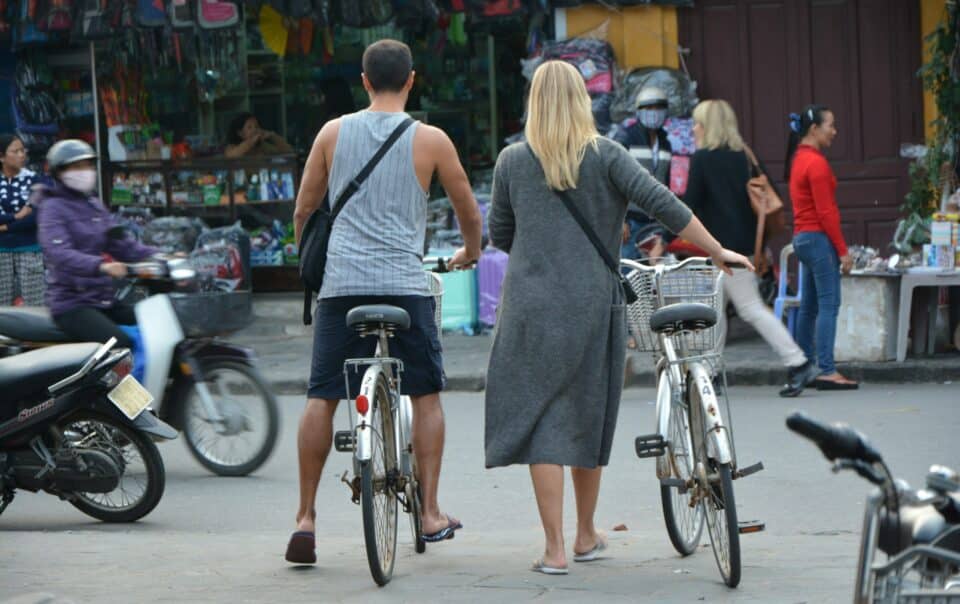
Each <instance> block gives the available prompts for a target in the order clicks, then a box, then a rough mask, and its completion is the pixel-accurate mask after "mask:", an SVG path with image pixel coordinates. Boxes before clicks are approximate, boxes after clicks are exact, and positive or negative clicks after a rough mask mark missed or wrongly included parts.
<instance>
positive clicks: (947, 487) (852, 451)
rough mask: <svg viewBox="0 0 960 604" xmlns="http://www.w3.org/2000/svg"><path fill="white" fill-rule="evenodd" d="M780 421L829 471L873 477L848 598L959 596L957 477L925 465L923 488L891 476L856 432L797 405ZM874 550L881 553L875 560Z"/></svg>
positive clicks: (956, 599) (905, 599)
mask: <svg viewBox="0 0 960 604" xmlns="http://www.w3.org/2000/svg"><path fill="white" fill-rule="evenodd" d="M787 426H788V427H789V428H790V429H791V430H793V431H794V432H796V433H798V434H800V435H802V436H805V437H806V438H808V439H810V440H812V441H813V442H814V443H816V444H817V446H818V447H820V451H821V452H822V453H823V455H824V457H826V458H827V459H829V460H830V461H833V462H834V465H833V471H834V472H839V471H840V470H854V471H855V472H856V473H857V474H859V475H860V476H861V477H863V478H865V479H866V480H868V481H870V482H871V483H873V484H875V485H877V487H879V488H877V489H876V490H874V492H873V493H871V494H870V495H869V496H868V497H867V505H866V510H865V512H864V519H863V531H862V533H861V541H860V557H859V561H858V564H857V582H856V587H855V591H854V595H853V601H854V603H855V604H863V603H870V602H883V603H888V602H889V603H891V604H892V603H894V602H917V603H923V602H930V603H933V602H960V477H958V475H957V473H956V472H954V471H953V470H951V469H949V468H946V467H943V466H936V465H935V466H931V467H930V470H929V472H928V473H927V479H926V488H925V489H919V490H913V489H911V488H910V485H908V484H907V483H906V482H905V481H903V480H895V479H894V477H893V475H892V474H891V473H890V469H889V468H888V467H887V464H886V463H885V462H884V461H883V457H882V456H881V455H880V452H879V451H877V450H876V449H874V448H873V447H872V446H871V445H870V443H869V442H868V441H867V439H866V437H864V436H863V435H862V434H860V433H859V432H857V431H855V430H853V429H852V428H850V427H848V426H844V425H842V424H835V425H833V426H828V425H826V424H822V423H820V422H818V421H816V420H814V419H811V418H810V417H808V416H806V415H805V414H803V413H794V414H792V415H790V416H789V417H788V418H787ZM877 550H880V551H882V552H883V553H885V554H886V555H887V560H886V561H885V562H880V561H877V560H875V558H876V557H877Z"/></svg>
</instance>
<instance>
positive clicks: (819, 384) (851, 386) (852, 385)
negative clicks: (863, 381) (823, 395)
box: [813, 378, 860, 390]
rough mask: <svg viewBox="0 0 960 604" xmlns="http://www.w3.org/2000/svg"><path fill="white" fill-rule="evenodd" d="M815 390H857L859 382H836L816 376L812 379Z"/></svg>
mask: <svg viewBox="0 0 960 604" xmlns="http://www.w3.org/2000/svg"><path fill="white" fill-rule="evenodd" d="M813 383H814V384H815V385H816V388H817V390H857V389H859V388H860V384H858V383H857V382H838V381H836V380H825V379H822V378H817V379H815V380H813Z"/></svg>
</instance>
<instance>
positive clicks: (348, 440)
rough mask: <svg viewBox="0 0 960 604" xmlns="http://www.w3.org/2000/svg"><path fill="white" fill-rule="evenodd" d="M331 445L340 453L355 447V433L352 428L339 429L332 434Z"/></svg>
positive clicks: (350, 450) (347, 451) (351, 450)
mask: <svg viewBox="0 0 960 604" xmlns="http://www.w3.org/2000/svg"><path fill="white" fill-rule="evenodd" d="M333 446H334V448H335V449H336V450H337V451H339V452H341V453H352V452H353V451H354V450H356V448H357V435H356V434H355V433H354V432H353V431H352V430H340V431H339V432H337V433H336V434H334V435H333Z"/></svg>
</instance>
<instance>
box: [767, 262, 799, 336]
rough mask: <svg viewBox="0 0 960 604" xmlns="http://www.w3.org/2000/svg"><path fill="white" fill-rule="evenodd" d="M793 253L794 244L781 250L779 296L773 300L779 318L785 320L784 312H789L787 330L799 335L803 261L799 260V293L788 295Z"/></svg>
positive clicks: (792, 334)
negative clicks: (798, 317)
mask: <svg viewBox="0 0 960 604" xmlns="http://www.w3.org/2000/svg"><path fill="white" fill-rule="evenodd" d="M792 253H793V245H792V244H791V245H785V246H783V249H782V250H780V280H779V283H778V284H777V297H776V299H775V300H774V301H773V314H774V315H776V317H777V319H778V320H780V321H783V313H784V311H786V313H787V330H788V331H789V332H790V335H791V336H793V337H794V339H796V337H797V313H798V312H799V310H800V300H802V299H803V263H802V262H800V261H799V260H798V261H797V295H795V296H788V295H787V284H788V283H789V279H788V274H787V267H788V264H789V260H790V254H792Z"/></svg>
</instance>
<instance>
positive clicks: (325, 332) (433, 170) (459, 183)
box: [286, 40, 482, 564]
mask: <svg viewBox="0 0 960 604" xmlns="http://www.w3.org/2000/svg"><path fill="white" fill-rule="evenodd" d="M362 78H363V87H364V88H365V89H366V91H367V94H368V95H369V96H370V106H369V107H368V108H367V109H366V110H364V111H360V112H358V113H354V114H351V115H346V116H343V117H341V118H338V119H335V120H331V121H329V122H327V123H326V124H325V125H324V126H323V128H322V129H321V130H320V133H319V134H318V135H317V138H316V140H315V141H314V143H313V148H312V149H311V151H310V156H309V157H308V158H307V163H306V166H305V168H304V172H303V182H302V183H301V185H300V191H299V194H298V195H297V206H296V211H295V212H294V228H295V232H296V236H297V241H298V242H299V240H300V233H301V231H302V229H303V226H304V224H305V223H306V221H307V218H309V216H310V214H312V213H313V211H314V210H316V209H317V208H318V207H319V206H320V204H321V202H322V201H323V199H324V195H325V194H327V193H329V196H328V197H329V199H331V200H335V199H337V197H338V195H339V194H340V192H341V191H343V189H344V188H345V187H346V186H347V184H348V183H349V182H350V181H351V180H352V179H353V178H354V177H355V176H356V175H357V174H358V173H359V172H360V170H361V169H362V168H363V166H364V165H365V164H366V163H367V161H368V160H369V159H370V158H371V157H373V155H374V154H375V153H376V152H377V149H379V148H380V146H381V145H382V144H383V142H384V141H385V140H386V139H387V138H388V137H389V136H390V134H391V133H392V132H393V130H394V129H395V128H396V127H397V126H398V125H399V124H400V123H402V122H403V121H404V119H406V118H407V117H408V116H407V114H406V113H405V112H404V108H405V106H406V102H407V96H408V94H409V92H410V88H411V86H412V85H413V79H414V72H413V60H412V57H411V54H410V49H409V48H408V47H407V46H406V45H405V44H403V43H401V42H397V41H395V40H381V41H379V42H376V43H374V44H371V45H370V46H369V47H367V49H366V51H365V52H364V53H363V75H362ZM434 174H437V176H438V177H439V179H440V184H441V185H443V188H444V189H445V190H446V192H447V195H448V197H449V198H450V202H451V204H452V205H453V209H454V212H455V213H456V215H457V221H458V222H459V224H460V230H461V232H462V233H463V240H464V244H465V245H464V247H462V248H460V249H459V250H457V251H456V252H455V253H454V255H453V257H452V258H451V260H450V265H451V266H452V267H466V266H468V265H470V264H472V263H473V262H475V261H476V260H477V259H478V258H479V257H480V236H481V227H482V219H481V216H480V210H479V208H478V207H477V202H476V199H474V197H473V192H472V190H471V188H470V182H469V180H468V179H467V175H466V173H465V172H464V170H463V166H461V165H460V160H459V158H458V155H457V150H456V148H455V147H454V145H453V143H452V142H451V141H450V138H449V137H448V136H447V135H446V134H445V133H444V132H443V131H442V130H440V129H438V128H434V127H432V126H427V125H425V124H419V123H417V124H414V125H413V126H411V127H410V128H408V129H407V130H406V131H405V132H404V133H403V135H401V137H400V138H399V139H398V140H397V141H396V143H395V144H394V145H393V147H391V148H390V150H389V151H388V152H387V153H386V154H385V155H384V156H383V159H382V160H381V161H380V163H379V164H377V166H376V167H375V168H374V169H373V171H372V172H371V173H370V176H369V177H368V178H367V179H366V181H364V182H363V184H362V185H361V186H360V188H359V189H358V190H357V192H356V193H354V195H353V196H352V197H351V198H350V199H349V200H348V201H347V202H346V204H345V205H344V207H343V210H342V211H341V212H340V214H339V216H338V217H337V219H336V220H335V221H334V224H333V231H332V233H331V236H330V247H329V251H328V253H327V264H326V269H325V273H324V278H323V287H322V289H321V291H320V293H319V296H318V298H319V300H318V304H317V310H316V316H315V320H314V345H313V361H312V364H311V370H310V386H309V389H308V392H307V396H308V399H307V406H306V409H305V410H304V412H303V417H302V418H301V421H300V430H299V434H298V438H297V443H298V449H299V460H300V507H299V510H298V511H297V517H296V521H297V530H296V532H294V534H293V536H292V537H291V538H290V542H289V544H288V546H287V554H286V559H287V560H288V561H290V562H293V563H296V564H308V563H314V562H316V552H315V531H316V524H315V523H316V509H315V500H316V494H317V484H318V483H319V481H320V474H321V473H322V471H323V466H324V463H325V462H326V459H327V454H328V453H329V452H330V445H331V442H332V435H333V415H334V412H335V411H336V408H337V404H338V403H339V402H340V399H341V398H343V397H344V396H345V393H346V385H345V384H344V381H343V362H344V360H345V359H348V358H364V357H370V356H373V352H374V348H375V346H376V341H375V340H376V338H360V337H359V336H358V335H357V334H356V333H355V332H354V331H353V330H352V329H350V328H347V326H346V313H347V312H348V311H349V310H350V309H351V308H353V307H355V306H360V305H362V304H391V305H394V306H399V307H401V308H404V309H405V310H406V311H407V312H408V313H409V314H410V320H411V325H410V329H408V330H401V331H398V332H397V333H396V336H395V337H394V338H393V339H391V341H390V353H391V356H394V357H397V358H399V359H401V360H402V361H403V363H404V371H403V379H402V381H401V383H402V392H403V393H404V394H409V395H410V397H411V398H412V399H413V448H414V451H415V452H416V455H417V465H418V473H419V479H420V485H421V488H422V490H423V513H422V520H423V532H424V539H425V540H428V541H441V540H444V539H449V538H452V537H453V534H454V531H455V530H457V529H458V528H461V526H462V525H461V524H460V522H459V521H458V520H456V519H455V518H453V517H452V516H449V515H447V514H444V513H442V512H441V511H440V507H439V504H438V502H437V484H438V482H439V478H440V462H441V457H442V454H443V441H444V423H443V410H442V408H441V406H440V394H439V393H440V391H441V390H442V389H443V386H444V383H445V381H446V378H445V376H444V374H443V364H442V360H441V356H440V338H439V334H438V333H437V326H436V322H435V321H434V319H433V311H434V308H435V305H434V300H433V298H432V297H431V296H430V295H429V291H428V290H427V282H426V275H424V272H423V258H422V251H423V244H424V236H425V231H426V212H427V191H428V190H429V188H430V181H431V180H432V178H433V175H434ZM359 378H360V375H359V373H358V374H357V375H356V380H357V383H353V381H351V384H350V392H352V393H354V394H355V393H357V392H358V390H359ZM351 380H352V377H351Z"/></svg>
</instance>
